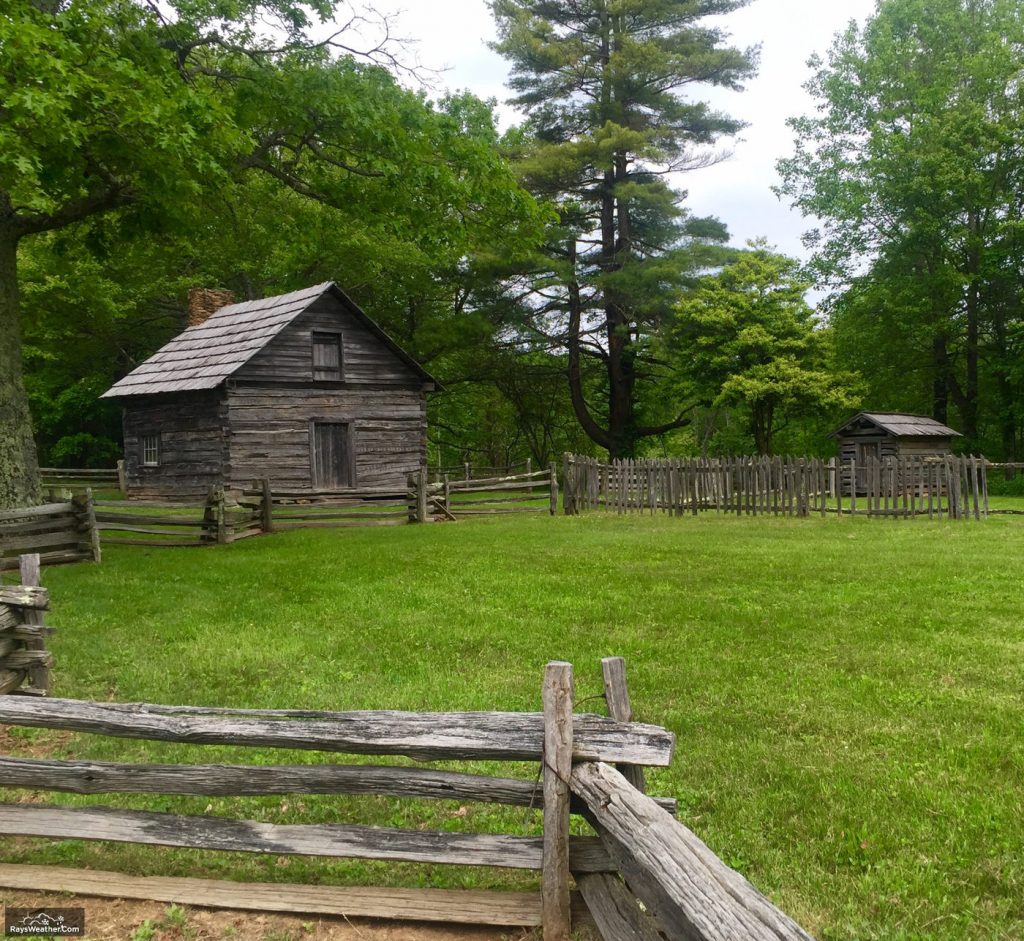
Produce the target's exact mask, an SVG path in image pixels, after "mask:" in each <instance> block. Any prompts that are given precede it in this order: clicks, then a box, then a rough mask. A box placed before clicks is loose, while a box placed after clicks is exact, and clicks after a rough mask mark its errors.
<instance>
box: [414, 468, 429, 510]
mask: <svg viewBox="0 0 1024 941" xmlns="http://www.w3.org/2000/svg"><path fill="white" fill-rule="evenodd" d="M426 521H427V469H426V468H425V467H421V468H420V473H419V477H418V478H417V485H416V522H417V523H425V522H426Z"/></svg>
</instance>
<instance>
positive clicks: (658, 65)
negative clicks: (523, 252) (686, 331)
mask: <svg viewBox="0 0 1024 941" xmlns="http://www.w3.org/2000/svg"><path fill="white" fill-rule="evenodd" d="M746 2H747V0H698V2H693V0H653V2H652V0H582V2H576V3H559V2H549V0H492V3H491V8H492V10H493V11H494V15H495V18H496V20H497V24H498V30H499V36H500V41H499V42H498V43H497V47H496V48H497V49H498V51H499V52H501V53H502V54H503V55H504V56H506V57H507V58H508V59H509V60H510V62H511V63H512V78H511V83H510V84H511V87H512V90H513V91H514V92H515V93H516V97H515V98H514V99H513V101H514V103H515V104H517V105H518V106H520V107H521V108H522V109H524V110H525V112H526V114H527V115H528V119H527V121H526V123H525V125H524V127H523V128H522V129H521V131H519V132H518V133H517V135H516V137H515V139H514V140H513V141H510V144H513V145H517V146H518V150H519V160H518V167H519V170H520V172H521V174H522V177H523V180H524V182H525V184H526V185H527V187H528V188H529V189H530V190H531V191H532V192H533V193H535V194H536V195H537V196H538V197H539V198H543V199H545V200H548V201H550V202H551V203H553V204H554V205H555V206H556V207H557V210H558V213H559V220H558V224H557V225H553V226H552V227H551V228H550V230H549V232H548V238H547V244H546V250H545V252H544V253H542V254H540V255H538V256H536V257H535V258H534V259H533V264H532V265H531V266H529V267H526V268H524V269H522V270H521V272H520V273H519V276H518V277H517V278H515V279H513V280H512V282H511V284H512V288H511V289H512V291H513V292H514V293H515V295H516V297H517V299H518V301H519V303H520V307H521V314H522V321H523V324H524V335H525V337H526V338H527V339H529V340H532V341H533V342H534V343H537V344H540V345H541V346H544V345H546V346H547V347H548V348H550V349H564V350H565V351H566V352H567V354H568V357H567V361H566V365H567V368H568V377H567V378H568V385H569V390H570V395H571V400H572V404H573V408H574V411H575V414H576V416H577V419H578V420H579V422H580V425H581V426H582V428H583V429H584V430H585V431H586V433H587V434H588V435H589V436H590V438H591V439H592V440H593V441H594V442H595V443H596V444H597V445H599V446H600V447H603V448H607V449H608V451H609V453H611V454H612V455H613V456H617V457H621V456H626V455H631V454H633V453H635V451H636V448H637V445H638V442H639V441H641V440H642V439H644V438H646V437H651V436H654V435H659V434H664V433H665V432H668V431H670V430H672V429H673V428H676V427H680V426H682V425H684V424H686V423H687V422H688V421H689V420H690V419H689V417H688V416H687V415H686V414H685V413H684V414H679V413H677V412H676V411H673V410H671V409H670V407H668V406H666V404H665V403H664V402H658V401H656V400H655V399H654V397H653V396H650V395H645V394H644V393H645V390H647V389H648V388H649V387H650V386H651V381H652V379H653V378H654V376H655V374H656V373H657V371H658V369H659V366H658V364H657V363H655V362H654V360H653V358H652V357H651V355H650V343H651V339H652V336H653V335H654V334H655V333H656V332H657V330H658V329H659V328H660V326H661V324H662V323H663V322H664V319H665V317H666V316H667V314H668V313H669V311H670V310H671V308H672V304H673V302H674V299H675V292H676V290H677V289H678V287H679V286H680V285H681V284H682V283H684V282H685V281H686V279H687V278H690V277H692V276H693V274H694V273H695V271H696V270H698V269H699V268H700V267H701V265H704V264H707V263H709V262H710V261H712V260H713V259H714V258H716V257H717V256H716V255H715V252H714V249H715V248H716V247H717V246H721V245H723V244H724V243H725V241H726V240H727V233H726V231H725V228H724V226H722V225H721V224H720V223H717V222H716V221H715V220H696V219H692V218H690V217H689V215H688V214H687V212H686V211H685V210H684V209H683V207H682V206H681V201H682V195H683V194H681V193H679V192H677V191H675V190H673V189H672V187H671V185H670V182H669V174H672V173H679V172H684V171H687V170H692V169H695V168H698V167H701V166H705V165H707V164H708V163H709V162H711V161H713V160H714V159H716V155H715V151H714V150H713V146H714V145H715V143H716V142H718V141H719V140H720V139H722V138H723V137H728V136H729V135H731V134H734V133H735V132H736V131H737V130H738V129H739V128H740V123H739V122H737V121H735V120H734V119H732V118H730V117H728V116H727V115H725V114H722V113H719V112H717V111H715V110H714V109H713V108H711V107H710V106H709V105H708V104H707V103H706V102H703V101H700V100H694V99H693V98H692V97H691V96H690V93H689V90H690V89H691V88H692V87H694V86H697V85H705V86H706V85H717V86H720V87H725V88H739V87H740V85H741V83H742V82H743V80H744V79H746V78H747V77H749V76H750V75H752V74H753V72H754V63H755V60H756V53H755V51H753V50H747V51H741V50H738V49H734V48H732V47H730V46H729V45H728V44H727V36H726V35H725V34H724V33H723V32H722V31H721V30H720V29H716V28H714V27H713V26H711V25H710V24H709V22H708V18H709V17H711V16H713V15H717V14H723V13H727V12H730V11H732V10H736V9H739V8H740V7H743V6H745V5H746ZM595 387H596V388H595ZM595 391H597V392H598V396H597V398H596V400H595V397H594V395H593V393H594V392H595Z"/></svg>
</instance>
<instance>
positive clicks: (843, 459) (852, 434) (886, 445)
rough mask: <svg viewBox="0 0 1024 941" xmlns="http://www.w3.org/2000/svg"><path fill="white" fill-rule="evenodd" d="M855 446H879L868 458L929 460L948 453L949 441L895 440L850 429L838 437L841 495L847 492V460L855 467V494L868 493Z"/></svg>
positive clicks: (911, 437)
mask: <svg viewBox="0 0 1024 941" xmlns="http://www.w3.org/2000/svg"><path fill="white" fill-rule="evenodd" d="M858 445H861V446H869V445H878V452H877V454H869V455H868V457H879V458H882V459H885V458H889V457H892V458H896V457H932V456H941V455H944V454H951V453H952V451H953V449H952V447H951V443H950V439H949V438H947V437H930V436H925V435H908V436H906V437H897V436H895V435H890V434H886V433H885V432H884V431H882V430H881V429H880V428H865V429H863V430H851V431H849V432H848V433H846V434H844V435H843V436H842V437H840V438H839V449H838V450H839V461H840V464H841V466H842V487H843V492H844V493H849V492H850V461H853V462H854V463H855V464H856V465H857V493H858V495H863V494H865V493H867V478H866V476H865V473H866V467H865V462H864V461H863V460H862V456H861V452H860V451H859V450H858Z"/></svg>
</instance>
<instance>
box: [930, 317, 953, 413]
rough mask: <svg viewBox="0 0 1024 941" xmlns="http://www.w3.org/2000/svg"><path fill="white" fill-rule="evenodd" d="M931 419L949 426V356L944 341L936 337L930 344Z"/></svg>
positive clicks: (942, 338)
mask: <svg viewBox="0 0 1024 941" xmlns="http://www.w3.org/2000/svg"><path fill="white" fill-rule="evenodd" d="M932 370H933V373H934V376H935V378H934V379H933V380H932V418H934V419H935V420H936V421H940V422H942V424H944V425H948V424H949V378H948V376H949V356H948V354H947V353H946V340H945V338H944V337H942V336H936V337H935V340H934V341H933V342H932Z"/></svg>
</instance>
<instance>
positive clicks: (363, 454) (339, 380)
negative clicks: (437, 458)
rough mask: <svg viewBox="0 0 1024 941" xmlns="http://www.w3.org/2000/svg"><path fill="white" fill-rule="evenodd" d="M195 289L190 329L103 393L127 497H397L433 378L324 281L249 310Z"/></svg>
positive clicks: (414, 461) (415, 451) (417, 449)
mask: <svg viewBox="0 0 1024 941" xmlns="http://www.w3.org/2000/svg"><path fill="white" fill-rule="evenodd" d="M225 293H226V292H193V296H192V297H191V298H190V302H191V303H190V319H189V322H190V324H191V326H189V327H188V329H186V330H185V331H184V333H182V334H180V335H179V336H177V337H175V338H174V339H173V340H171V341H170V343H168V344H166V345H165V346H164V347H162V348H161V349H159V350H158V351H157V352H156V353H154V354H153V355H152V356H151V357H150V358H149V359H147V360H146V361H145V362H144V363H142V364H141V365H140V366H138V367H137V368H136V369H134V370H132V372H130V373H129V374H128V375H127V376H125V377H124V378H123V379H121V380H120V381H119V382H117V383H115V384H114V385H113V386H112V387H111V388H110V389H109V390H107V392H105V393H104V396H103V397H104V398H116V399H120V400H121V401H122V402H123V403H124V449H125V473H126V482H127V490H128V495H129V496H130V497H136V498H147V499H182V498H195V497H202V496H205V495H206V494H207V493H208V491H209V488H210V487H211V485H219V486H223V487H225V488H226V489H241V488H243V487H248V486H250V485H251V484H252V482H253V481H254V480H259V479H262V478H267V479H269V480H270V482H271V486H272V487H273V488H275V489H278V490H280V491H286V492H291V491H307V490H308V491H323V490H331V491H337V490H353V491H386V490H404V489H405V487H406V483H407V479H408V476H409V475H410V474H413V473H416V472H418V471H419V469H420V467H422V466H425V465H426V460H427V420H426V411H427V393H428V392H430V391H433V390H434V389H436V388H437V387H438V384H437V383H436V382H435V380H434V379H433V378H432V377H431V376H430V375H429V373H427V372H426V370H424V369H423V367H422V366H420V365H419V364H418V363H417V362H416V361H415V360H414V359H413V358H412V357H411V356H410V355H409V354H408V353H406V352H405V351H404V350H402V349H401V347H399V345H398V344H397V343H395V341H394V340H392V339H391V338H390V337H389V336H388V335H387V334H386V333H385V332H384V331H383V330H382V329H381V328H380V327H379V326H378V325H377V324H376V323H374V322H373V321H372V320H371V319H370V318H369V317H368V316H367V315H366V314H365V313H364V312H363V311H362V310H361V309H360V308H359V307H358V306H357V305H356V304H355V303H354V302H353V301H352V300H351V299H350V298H349V297H347V296H346V295H345V293H344V292H343V291H342V290H341V289H340V288H339V287H338V286H337V285H336V284H334V283H325V284H318V285H315V286H314V287H310V288H306V289H304V290H301V291H293V292H292V293H290V294H282V295H280V296H278V297H267V298H264V299H263V300H259V301H247V302H244V303H239V304H235V303H226V304H225V303H224V302H225V301H227V300H230V295H229V296H227V297H224V296H223V295H224V294H225Z"/></svg>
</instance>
